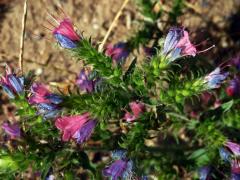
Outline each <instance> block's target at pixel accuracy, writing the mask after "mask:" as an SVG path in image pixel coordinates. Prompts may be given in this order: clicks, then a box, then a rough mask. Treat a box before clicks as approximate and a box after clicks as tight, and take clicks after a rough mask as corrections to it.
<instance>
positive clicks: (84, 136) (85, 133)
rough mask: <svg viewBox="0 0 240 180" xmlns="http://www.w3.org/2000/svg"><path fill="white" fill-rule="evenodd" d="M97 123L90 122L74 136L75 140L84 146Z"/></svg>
mask: <svg viewBox="0 0 240 180" xmlns="http://www.w3.org/2000/svg"><path fill="white" fill-rule="evenodd" d="M96 124H97V122H96V121H95V120H89V121H87V122H86V123H84V125H83V126H82V127H81V128H80V129H79V130H78V131H77V132H76V133H75V134H74V135H73V138H75V139H76V140H77V142H78V143H80V144H82V143H83V142H85V141H87V140H88V139H89V138H90V136H91V134H92V132H93V130H94V128H95V126H96Z"/></svg>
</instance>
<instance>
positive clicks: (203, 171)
mask: <svg viewBox="0 0 240 180" xmlns="http://www.w3.org/2000/svg"><path fill="white" fill-rule="evenodd" d="M210 172H211V167H210V166H204V167H201V168H200V169H199V179H200V180H208V178H209V175H210Z"/></svg>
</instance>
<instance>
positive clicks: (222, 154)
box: [219, 148, 231, 162]
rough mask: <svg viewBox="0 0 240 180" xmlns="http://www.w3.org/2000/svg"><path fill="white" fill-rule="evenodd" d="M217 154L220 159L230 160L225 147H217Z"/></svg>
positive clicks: (229, 154)
mask: <svg viewBox="0 0 240 180" xmlns="http://www.w3.org/2000/svg"><path fill="white" fill-rule="evenodd" d="M219 154H220V157H221V159H222V160H224V161H226V162H230V160H231V153H230V152H229V151H228V150H226V149H225V148H220V149H219Z"/></svg>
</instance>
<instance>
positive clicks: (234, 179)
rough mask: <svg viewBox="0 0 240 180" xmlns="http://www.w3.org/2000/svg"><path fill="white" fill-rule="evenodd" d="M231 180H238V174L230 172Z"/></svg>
mask: <svg viewBox="0 0 240 180" xmlns="http://www.w3.org/2000/svg"><path fill="white" fill-rule="evenodd" d="M231 180H240V174H239V173H238V174H236V173H232V174H231Z"/></svg>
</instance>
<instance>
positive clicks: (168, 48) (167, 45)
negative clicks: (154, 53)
mask: <svg viewBox="0 0 240 180" xmlns="http://www.w3.org/2000/svg"><path fill="white" fill-rule="evenodd" d="M162 53H163V54H164V55H166V56H167V57H168V59H169V63H170V62H172V61H174V60H176V59H178V58H180V57H184V56H195V55H196V54H197V49H196V47H195V46H194V45H193V44H192V43H191V42H190V40H189V34H188V32H187V31H185V30H184V29H183V28H171V29H170V30H169V32H168V34H167V37H166V39H165V42H164V45H163V51H162Z"/></svg>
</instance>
